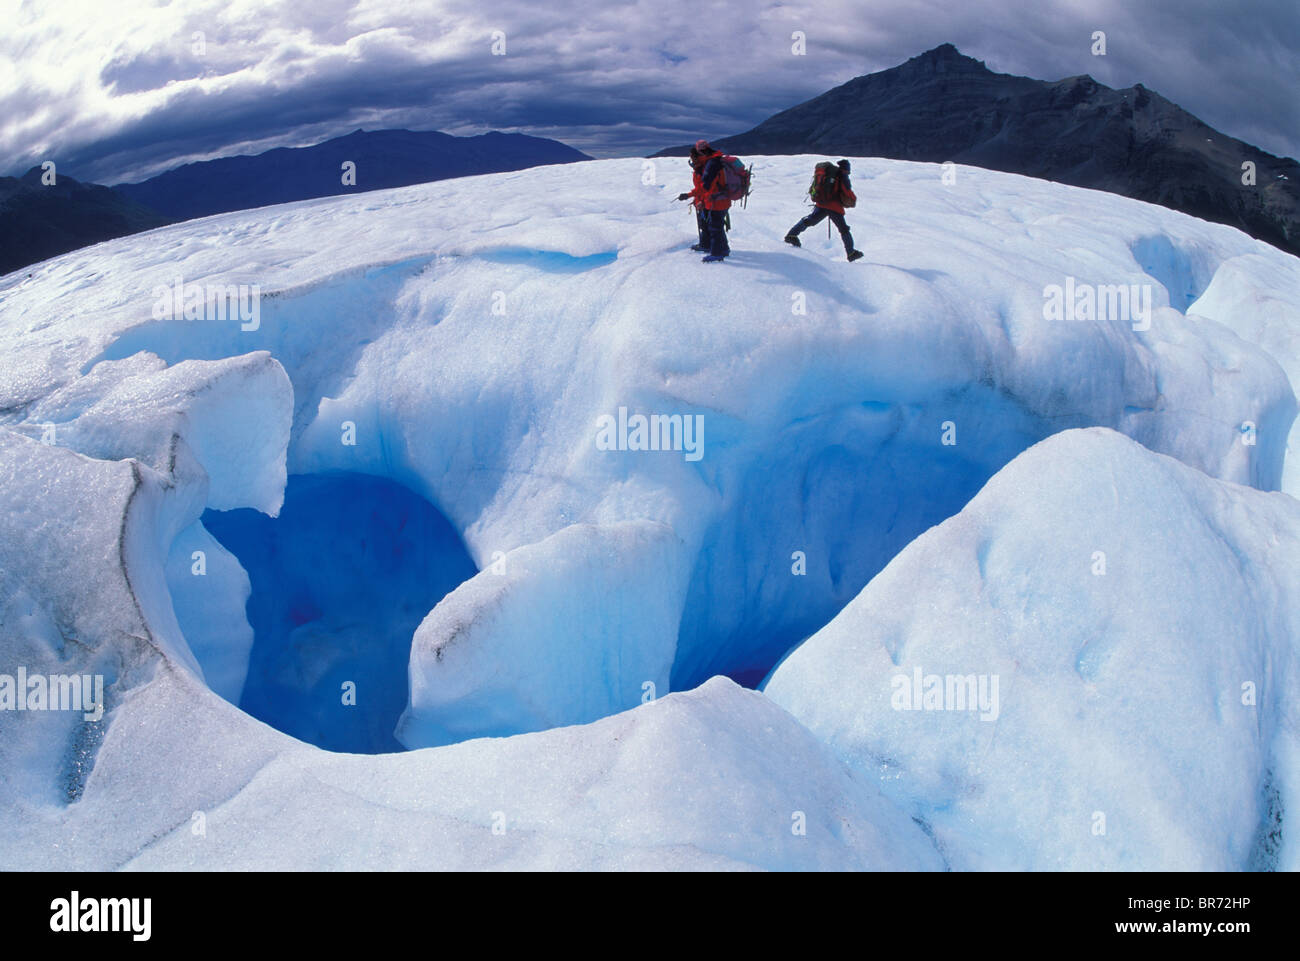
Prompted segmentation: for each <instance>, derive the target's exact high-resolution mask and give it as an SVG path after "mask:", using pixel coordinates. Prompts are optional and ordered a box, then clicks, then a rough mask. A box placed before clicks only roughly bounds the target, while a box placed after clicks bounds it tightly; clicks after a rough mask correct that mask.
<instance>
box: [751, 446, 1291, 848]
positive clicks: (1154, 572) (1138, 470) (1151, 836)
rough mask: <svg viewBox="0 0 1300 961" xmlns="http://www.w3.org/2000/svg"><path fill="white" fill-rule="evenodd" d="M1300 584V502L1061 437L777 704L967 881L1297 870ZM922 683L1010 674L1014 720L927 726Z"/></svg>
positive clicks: (943, 720) (1137, 450)
mask: <svg viewBox="0 0 1300 961" xmlns="http://www.w3.org/2000/svg"><path fill="white" fill-rule="evenodd" d="M1097 552H1101V553H1102V554H1104V558H1101V559H1100V560H1101V561H1102V562H1104V568H1102V567H1099V566H1098V562H1099V559H1098V558H1097V556H1096V554H1097ZM1297 571H1300V502H1298V501H1296V500H1295V499H1294V498H1292V497H1289V496H1287V495H1285V494H1280V493H1274V494H1265V493H1261V492H1259V491H1254V490H1251V489H1249V488H1245V487H1240V486H1238V485H1235V484H1229V483H1223V482H1220V481H1215V480H1212V479H1210V478H1208V477H1206V476H1205V475H1204V474H1202V473H1200V472H1199V471H1196V470H1193V469H1191V468H1188V467H1186V466H1184V465H1182V464H1180V463H1178V462H1177V461H1174V460H1172V459H1170V458H1167V457H1162V456H1160V455H1155V454H1152V453H1151V452H1149V451H1147V450H1145V449H1144V448H1142V447H1140V446H1139V445H1137V444H1136V443H1134V442H1133V441H1131V440H1128V439H1127V438H1124V437H1121V436H1120V435H1118V434H1116V433H1114V432H1111V431H1107V430H1103V429H1098V428H1093V429H1090V430H1076V431H1068V432H1065V433H1062V434H1058V435H1056V436H1054V437H1051V438H1049V439H1048V440H1045V441H1043V442H1042V443H1040V444H1038V445H1036V446H1035V447H1033V448H1031V449H1030V450H1029V451H1027V452H1025V453H1024V454H1022V455H1020V456H1019V457H1018V458H1016V459H1015V460H1014V461H1012V463H1011V464H1010V465H1008V466H1007V467H1006V468H1004V469H1003V470H1002V471H1001V472H999V473H998V475H997V476H996V477H994V478H993V479H992V480H991V481H989V483H988V484H987V485H986V486H985V487H984V489H983V490H982V491H980V493H979V495H978V496H976V497H975V499H974V500H972V501H971V502H970V504H969V505H967V507H966V508H965V510H963V511H962V512H961V513H960V514H958V515H957V516H956V517H953V518H951V519H949V520H947V521H945V522H944V523H943V524H940V525H939V526H938V527H936V528H934V529H933V530H930V531H928V532H926V533H925V534H923V535H922V536H921V537H919V538H917V539H916V540H915V541H913V542H912V543H911V544H909V545H908V546H907V548H905V549H904V550H903V552H902V553H900V554H899V555H898V557H896V558H895V559H894V560H893V561H892V562H891V563H890V564H889V566H888V567H887V568H885V570H884V571H882V572H881V573H880V574H879V575H877V576H876V577H875V578H874V579H873V580H872V582H871V584H870V585H869V586H868V587H867V589H866V590H864V591H863V592H862V593H861V594H860V595H859V596H858V597H857V598H855V599H854V600H853V602H852V603H850V604H849V605H848V607H846V608H845V609H844V610H843V611H842V612H841V613H840V614H839V616H837V617H836V618H835V619H834V620H833V621H832V622H831V623H830V624H828V625H827V626H826V627H824V628H822V630H820V631H818V632H817V633H816V634H815V635H813V636H812V637H811V638H810V639H809V640H808V641H806V642H805V643H804V644H803V645H801V646H800V647H799V648H798V649H797V650H795V651H794V652H793V653H792V654H790V655H789V657H788V658H786V660H785V661H784V662H783V663H782V664H781V665H780V666H779V667H778V668H777V669H776V671H774V672H773V674H772V676H771V678H770V679H769V680H768V682H767V684H766V687H765V692H766V693H767V695H768V696H769V697H771V698H772V699H773V700H774V701H776V702H777V703H778V704H780V705H782V706H783V707H785V708H786V709H787V710H789V711H790V712H791V713H792V714H793V715H794V716H795V717H796V718H798V719H799V720H801V721H803V722H804V723H805V724H806V725H807V726H808V727H809V728H810V729H811V730H812V731H813V732H814V733H815V734H817V735H818V736H820V737H821V738H822V739H823V740H825V741H826V742H827V743H828V744H829V745H831V747H832V748H834V749H835V751H836V752H837V753H839V754H840V755H841V756H842V757H844V758H845V759H846V760H849V761H851V762H852V763H853V764H855V766H857V767H858V769H859V770H860V771H861V772H862V773H863V774H864V775H867V774H870V775H874V776H875V777H876V779H877V780H878V782H879V783H880V784H881V786H882V788H883V790H884V791H885V793H886V794H887V795H888V796H889V797H891V798H892V799H894V800H895V801H897V802H898V803H899V804H900V805H901V806H902V807H903V808H904V809H906V810H907V811H908V812H909V813H910V814H912V816H913V817H915V818H917V819H919V820H920V821H921V822H923V823H924V824H926V825H927V829H928V830H929V831H931V832H933V835H934V838H935V842H936V844H937V846H938V848H939V850H940V851H941V852H942V853H943V854H944V856H945V860H946V862H947V863H948V864H949V865H950V866H951V867H953V868H956V869H964V870H969V869H978V870H1045V869H1063V868H1068V869H1073V870H1154V869H1160V870H1215V871H1224V870H1240V869H1244V868H1251V867H1254V868H1259V867H1265V868H1274V867H1279V866H1280V867H1283V868H1285V869H1290V870H1294V869H1295V868H1297V867H1300V862H1298V861H1297V846H1296V842H1295V838H1294V836H1293V835H1291V834H1289V833H1286V832H1283V831H1282V816H1283V812H1287V811H1292V810H1295V808H1296V806H1297V805H1300V780H1298V779H1297V778H1298V776H1300V767H1297V762H1298V761H1300V710H1298V709H1297V705H1298V704H1300V702H1298V701H1297V699H1296V692H1297V691H1298V690H1300V676H1297V670H1300V663H1298V657H1297V655H1300V646H1298V642H1300V577H1297ZM918 669H919V670H920V671H921V672H922V677H923V678H924V676H926V675H934V676H937V677H946V676H947V675H956V676H969V675H975V676H976V677H977V678H978V676H980V675H985V676H988V677H990V678H992V677H993V676H997V677H998V679H999V685H998V700H999V703H998V706H997V709H996V710H994V711H992V712H989V713H990V718H989V720H988V721H987V722H986V721H985V720H983V719H982V718H981V717H980V712H979V711H972V710H969V709H965V710H962V709H955V710H954V709H951V708H952V707H959V706H960V705H959V702H957V701H956V700H955V699H954V700H953V701H951V702H949V701H943V702H940V701H938V700H936V701H933V702H931V704H932V705H937V704H940V703H943V704H944V705H945V707H947V708H950V709H944V710H939V709H933V706H932V707H931V708H930V709H925V706H926V702H925V701H924V700H922V701H921V707H922V708H923V709H921V710H917V709H916V706H917V705H916V702H915V701H914V700H913V701H910V702H909V701H908V700H904V699H902V698H898V697H896V692H897V691H898V690H899V689H900V688H902V687H911V686H912V679H913V678H914V676H915V673H916V671H917V670H918ZM897 676H902V677H904V678H906V679H907V683H906V684H900V683H897V682H895V681H894V678H895V677H897ZM923 685H924V682H923ZM1245 685H1250V686H1251V687H1250V688H1246V687H1245ZM945 687H946V682H945ZM922 689H924V686H923V688H922ZM986 689H988V690H991V682H990V684H989V686H988V687H987V688H986ZM945 693H946V692H945ZM904 697H906V695H904ZM1102 819H1104V820H1102ZM1097 826H1100V827H1101V828H1103V829H1104V831H1102V832H1100V833H1098V832H1097V831H1095V830H1094V828H1095V827H1097Z"/></svg>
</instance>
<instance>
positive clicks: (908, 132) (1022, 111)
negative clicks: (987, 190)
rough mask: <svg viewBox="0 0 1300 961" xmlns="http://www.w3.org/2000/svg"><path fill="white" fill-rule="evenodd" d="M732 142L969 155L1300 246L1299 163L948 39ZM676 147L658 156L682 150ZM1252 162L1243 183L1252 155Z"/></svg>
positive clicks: (1167, 105)
mask: <svg viewBox="0 0 1300 961" xmlns="http://www.w3.org/2000/svg"><path fill="white" fill-rule="evenodd" d="M713 142H714V144H715V145H716V146H718V147H720V148H725V149H726V150H727V151H728V152H730V153H735V154H741V155H744V154H800V153H813V154H823V155H826V156H850V157H859V156H865V157H886V158H890V159H895V160H917V161H928V162H935V163H942V162H944V161H953V162H954V163H960V164H970V165H972V166H976V167H985V168H988V169H991V170H1003V171H1007V172H1009V173H1017V174H1026V175H1028V176H1031V177H1039V178H1042V179H1044V180H1054V181H1057V182H1059V183H1064V184H1072V185H1074V186H1077V187H1091V188H1094V189H1097V190H1106V191H1109V192H1111V193H1116V194H1122V195H1123V196H1126V197H1133V198H1135V199H1138V200H1145V201H1148V202H1150V203H1156V204H1160V205H1161V206H1164V207H1170V208H1172V209H1174V210H1181V211H1183V212H1184V213H1188V214H1191V215H1192V216H1194V217H1199V218H1201V219H1202V220H1210V221H1215V222H1217V223H1224V224H1229V225H1231V226H1233V227H1237V228H1239V229H1241V230H1243V231H1245V232H1246V233H1248V234H1250V235H1251V236H1253V237H1257V238H1259V239H1260V240H1263V241H1265V242H1266V243H1270V244H1272V245H1274V246H1275V247H1280V248H1281V249H1283V250H1285V251H1288V252H1289V253H1292V254H1296V255H1298V256H1300V164H1297V163H1296V161H1294V160H1291V159H1287V158H1280V157H1275V156H1273V155H1272V154H1269V153H1266V152H1265V151H1263V150H1260V149H1258V148H1257V147H1253V146H1251V145H1250V144H1247V143H1244V142H1242V141H1240V140H1236V139H1234V138H1232V137H1229V136H1227V135H1226V134H1223V133H1220V132H1219V131H1217V130H1215V129H1213V128H1212V127H1209V126H1207V125H1206V124H1204V123H1202V122H1201V121H1200V120H1198V119H1197V118H1196V117H1194V116H1193V115H1192V114H1190V113H1188V112H1187V111H1186V110H1183V109H1182V108H1181V107H1179V106H1178V105H1177V104H1175V103H1172V102H1171V101H1169V100H1166V99H1165V98H1164V97H1162V96H1160V95H1159V94H1158V93H1155V92H1154V91H1152V90H1148V89H1147V88H1146V87H1143V86H1142V85H1141V84H1138V85H1136V86H1134V87H1130V88H1128V89H1125V90H1113V89H1111V88H1110V87H1107V86H1105V85H1104V84H1101V83H1098V82H1097V81H1096V80H1094V79H1092V78H1091V77H1089V76H1079V77H1069V78H1067V79H1065V80H1058V81H1056V82H1050V83H1049V82H1045V81H1041V80H1033V79H1030V78H1028V77H1015V76H1011V75H1008V74H1000V73H994V72H992V71H991V70H989V69H988V68H987V67H985V66H984V64H983V62H981V61H979V60H975V59H974V58H972V57H967V56H965V55H964V54H962V53H961V52H960V51H959V50H958V49H957V48H956V47H954V46H953V45H952V44H947V43H946V44H943V45H942V46H939V47H936V48H935V49H933V50H930V51H928V52H926V53H923V54H921V55H920V56H917V57H913V58H912V59H911V60H908V61H907V62H906V63H904V64H901V65H900V66H897V67H893V68H892V69H889V70H882V71H880V72H878V73H873V74H868V75H866V76H862V77H857V78H855V79H853V80H850V81H849V82H848V83H845V84H842V85H841V86H839V87H836V88H835V89H833V90H830V91H827V92H826V93H824V94H822V95H821V96H819V97H814V98H813V99H812V100H809V101H807V102H806V103H801V104H799V105H797V106H794V107H791V108H790V109H789V110H783V111H781V112H780V113H778V114H775V115H774V116H772V117H770V118H769V119H767V120H765V121H763V122H762V123H761V124H759V125H758V126H757V127H755V128H754V129H752V130H750V131H748V132H746V133H742V134H738V135H736V136H734V137H725V138H722V139H719V140H715V141H713ZM687 149H688V148H687V147H685V146H682V147H673V148H669V149H667V150H664V151H661V152H660V153H659V154H658V156H680V155H683V154H685V153H686V152H687ZM1248 160H1249V161H1253V162H1254V163H1255V166H1256V171H1255V177H1256V185H1255V186H1245V185H1243V184H1242V181H1241V177H1242V163H1243V162H1244V161H1248Z"/></svg>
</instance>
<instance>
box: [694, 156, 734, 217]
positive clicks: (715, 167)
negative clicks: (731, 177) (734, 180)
mask: <svg viewBox="0 0 1300 961" xmlns="http://www.w3.org/2000/svg"><path fill="white" fill-rule="evenodd" d="M706 181H707V183H706ZM695 183H696V187H695V189H694V190H692V191H691V197H692V198H693V199H694V200H695V203H696V205H697V206H702V207H703V208H704V209H705V210H727V209H729V208H730V207H731V198H730V197H728V196H727V171H726V170H724V169H723V167H722V154H720V153H715V154H710V155H709V159H708V160H706V161H705V162H704V167H703V168H702V169H701V170H699V171H697V172H696V174H695Z"/></svg>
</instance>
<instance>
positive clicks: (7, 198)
mask: <svg viewBox="0 0 1300 961" xmlns="http://www.w3.org/2000/svg"><path fill="white" fill-rule="evenodd" d="M169 222H170V221H169V220H168V218H166V217H164V216H162V215H161V214H159V213H158V212H157V211H154V210H149V209H147V208H146V207H143V206H141V205H140V204H138V203H136V202H135V201H133V200H131V199H129V198H127V197H124V196H122V194H120V193H118V192H117V191H115V190H111V189H109V188H108V187H102V186H100V185H99V184H85V183H81V182H80V181H78V180H74V179H73V178H71V177H68V176H65V175H64V174H57V175H56V176H55V178H54V183H52V184H49V185H46V184H42V183H41V168H40V167H33V168H32V169H31V170H29V171H27V173H25V174H23V175H22V176H21V177H0V274H7V273H9V272H10V271H12V270H17V269H18V268H19V267H25V266H27V265H28V264H34V263H36V262H37V261H41V260H47V259H49V258H50V257H55V256H58V255H59V254H62V253H67V252H68V251H69V250H76V249H77V248H78V247H85V246H88V245H89V244H97V243H99V242H100V241H102V240H112V239H113V238H114V237H123V236H125V235H127V234H134V233H139V232H140V231H141V230H149V229H151V228H153V227H161V226H162V225H164V224H166V223H169Z"/></svg>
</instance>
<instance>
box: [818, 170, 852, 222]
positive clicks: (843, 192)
mask: <svg viewBox="0 0 1300 961" xmlns="http://www.w3.org/2000/svg"><path fill="white" fill-rule="evenodd" d="M839 188H840V189H839V190H837V191H836V192H835V198H834V199H833V200H827V201H825V202H824V203H820V204H817V206H818V207H825V208H826V209H827V210H829V211H832V212H833V213H837V214H842V213H844V204H843V203H842V202H841V201H843V200H848V201H850V202H852V203H854V204H856V203H857V202H858V195H857V194H855V193H854V192H853V189H852V188H851V187H849V185H848V183H847V181H846V180H845V179H844V178H840V181H839Z"/></svg>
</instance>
